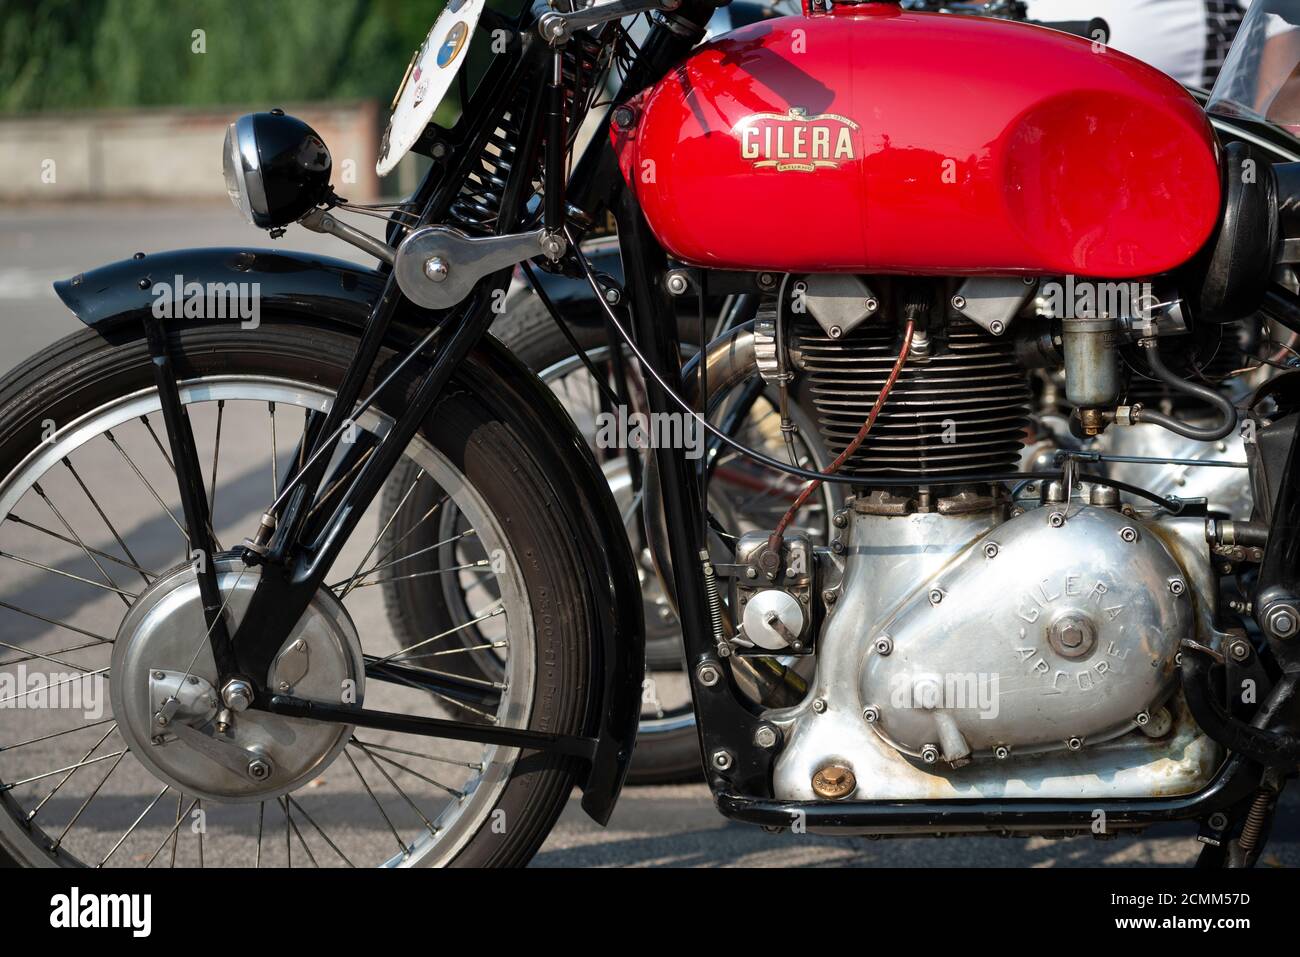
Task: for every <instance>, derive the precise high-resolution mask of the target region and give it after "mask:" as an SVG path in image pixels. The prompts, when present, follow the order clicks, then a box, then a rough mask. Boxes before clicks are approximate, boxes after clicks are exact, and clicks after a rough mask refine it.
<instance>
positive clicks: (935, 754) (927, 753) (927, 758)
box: [921, 744, 939, 764]
mask: <svg viewBox="0 0 1300 957" xmlns="http://www.w3.org/2000/svg"><path fill="white" fill-rule="evenodd" d="M921 760H922V761H924V762H925V763H926V764H934V763H935V762H936V761H938V760H939V749H938V748H936V747H935V746H934V745H933V744H927V745H926V746H925V747H923V748H922V749H921Z"/></svg>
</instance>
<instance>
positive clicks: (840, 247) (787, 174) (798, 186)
mask: <svg viewBox="0 0 1300 957" xmlns="http://www.w3.org/2000/svg"><path fill="white" fill-rule="evenodd" d="M631 106H632V108H633V110H634V113H635V115H634V117H633V119H632V123H631V124H630V125H627V124H624V126H620V125H619V120H620V119H622V120H626V119H627V118H628V117H627V116H626V115H625V114H624V115H622V116H619V115H616V117H615V125H614V127H613V128H612V130H611V135H612V137H613V139H614V144H615V147H616V149H617V150H618V151H619V156H620V163H621V166H622V169H623V174H624V177H625V178H626V179H627V180H628V182H629V183H630V184H631V185H632V187H633V189H635V191H636V194H637V196H638V198H639V200H640V203H641V206H642V208H643V209H644V211H645V215H646V218H647V219H648V220H649V223H650V226H651V228H652V229H653V231H654V233H655V235H656V236H657V237H658V238H659V241H660V242H661V243H662V244H663V246H664V248H665V249H667V250H668V251H669V252H670V253H671V254H672V255H673V256H675V257H677V258H679V259H681V260H684V261H686V262H689V263H693V264H696V265H701V266H708V267H713V268H718V269H748V270H760V269H765V270H773V271H780V272H860V273H866V272H874V273H904V274H928V275H970V274H977V273H1003V274H1006V273H1039V274H1065V273H1072V274H1076V275H1086V276H1098V277H1108V278H1131V277H1137V276H1148V275H1152V274H1155V273H1159V272H1164V271H1166V270H1169V269H1172V268H1174V267H1176V266H1179V265H1181V264H1183V263H1184V262H1186V261H1187V260H1188V259H1190V258H1191V257H1192V256H1193V255H1194V254H1195V253H1196V252H1197V251H1198V250H1199V249H1200V248H1201V246H1202V245H1203V244H1204V243H1205V241H1206V240H1207V239H1208V238H1209V236H1210V234H1211V232H1212V231H1213V229H1214V227H1215V224H1216V222H1217V220H1218V216H1219V203H1220V198H1219V197H1220V182H1219V170H1218V163H1217V156H1216V152H1217V147H1216V141H1215V138H1214V134H1213V132H1212V131H1211V129H1210V126H1209V124H1208V122H1207V121H1206V119H1205V116H1204V114H1203V113H1202V111H1201V109H1200V108H1199V107H1198V106H1197V104H1196V103H1195V101H1194V100H1192V98H1191V97H1190V96H1189V95H1188V94H1187V93H1186V92H1185V91H1184V90H1183V89H1182V87H1180V86H1179V85H1178V84H1177V83H1176V82H1175V81H1174V80H1172V79H1170V78H1169V77H1167V76H1166V75H1165V74H1163V73H1161V72H1159V71H1158V70H1156V69H1154V68H1152V67H1149V66H1147V65H1146V64H1144V63H1141V62H1139V61H1137V60H1135V59H1133V58H1132V57H1129V56H1126V55H1124V54H1122V53H1119V52H1118V51H1115V50H1111V49H1109V48H1106V47H1103V46H1101V45H1094V44H1093V43H1091V42H1089V41H1088V40H1084V39H1081V38H1079V37H1074V36H1069V35H1067V34H1064V33H1058V32H1056V31H1054V30H1048V29H1046V28H1043V27H1035V26H1030V25H1027V24H1021V23H1011V22H1007V21H1002V20H991V19H982V18H975V17H967V16H957V15H950V14H925V13H908V12H903V11H900V10H899V8H898V7H896V6H893V5H889V4H883V3H866V4H859V5H856V6H847V5H839V6H837V7H836V8H835V12H834V13H818V14H813V15H811V16H794V17H784V18H780V19H776V20H768V21H764V22H761V23H756V24H753V25H751V26H748V27H745V28H743V29H740V30H737V31H735V32H733V33H730V34H727V35H726V36H723V37H721V38H719V39H718V40H715V41H713V42H712V43H709V44H706V45H705V46H703V47H701V48H700V49H699V50H697V51H696V52H695V53H694V54H692V55H691V56H690V57H689V58H688V59H687V60H686V61H685V62H684V63H682V64H681V66H679V67H678V68H677V69H676V70H675V71H674V72H672V73H670V74H669V75H667V76H665V77H664V78H663V79H662V80H660V81H659V83H658V84H656V85H655V86H654V87H652V88H651V89H649V90H647V91H646V92H645V93H643V94H642V95H641V96H639V97H638V98H636V99H635V100H633V101H632V103H631ZM625 127H626V128H625Z"/></svg>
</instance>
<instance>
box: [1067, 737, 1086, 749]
mask: <svg viewBox="0 0 1300 957" xmlns="http://www.w3.org/2000/svg"><path fill="white" fill-rule="evenodd" d="M1065 746H1066V747H1067V748H1069V749H1070V750H1071V751H1079V750H1081V749H1082V748H1083V739H1082V738H1070V739H1069V740H1068V741H1066V742H1065Z"/></svg>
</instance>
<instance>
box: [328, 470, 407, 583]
mask: <svg viewBox="0 0 1300 957" xmlns="http://www.w3.org/2000/svg"><path fill="white" fill-rule="evenodd" d="M422 478H424V469H420V471H419V473H418V474H417V475H416V476H415V481H414V482H412V483H411V487H410V488H408V489H407V490H406V494H405V495H403V496H402V500H401V501H400V502H398V503H397V508H395V509H393V514H392V515H390V516H388V521H386V522H384V526H383V528H381V529H380V530H379V534H378V535H376V536H375V540H374V541H373V542H371V543H370V547H369V548H367V549H366V553H365V555H363V556H362V557H361V561H359V562H357V567H356V571H354V572H353V573H352V577H351V578H349V579H348V580H347V582H345V583H343V584H344V586H345V587H344V589H343V593H342V594H341V595H339V601H342V600H343V599H344V598H347V597H348V592H350V591H351V590H352V585H353V583H354V582H355V581H357V579H358V578H364V577H365V576H364V575H362V573H361V567H362V566H363V565H365V563H366V562H368V561H370V556H371V555H373V554H374V553H375V549H376V548H378V547H379V543H380V541H381V540H382V539H383V537H384V535H385V534H386V533H387V532H388V529H389V528H390V527H391V526H392V524H393V522H395V521H396V520H397V516H398V515H399V514H400V513H401V511H402V507H403V506H405V505H406V500H407V499H409V498H410V497H411V493H412V492H414V491H415V489H416V487H417V486H418V485H419V484H420V479H422ZM372 571H373V569H372ZM366 574H369V572H367V573H366ZM326 587H327V588H329V590H330V591H335V590H336V589H337V588H338V587H339V586H338V585H327V586H326Z"/></svg>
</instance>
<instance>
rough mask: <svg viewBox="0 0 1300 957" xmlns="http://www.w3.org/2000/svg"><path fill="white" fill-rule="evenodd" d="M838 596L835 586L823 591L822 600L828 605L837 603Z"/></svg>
mask: <svg viewBox="0 0 1300 957" xmlns="http://www.w3.org/2000/svg"><path fill="white" fill-rule="evenodd" d="M838 597H839V596H838V595H836V594H835V589H833V588H828V589H826V590H825V591H824V592H822V601H824V602H825V603H826V604H828V605H833V604H835V602H836V600H837V599H838Z"/></svg>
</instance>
